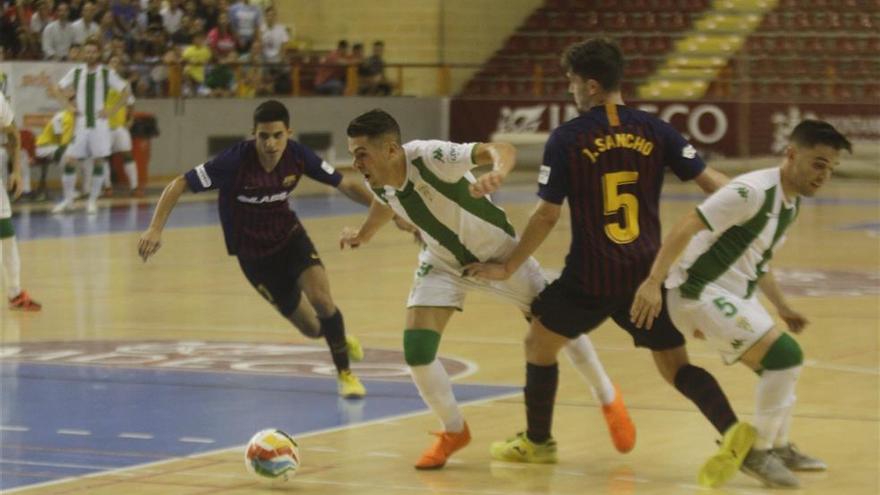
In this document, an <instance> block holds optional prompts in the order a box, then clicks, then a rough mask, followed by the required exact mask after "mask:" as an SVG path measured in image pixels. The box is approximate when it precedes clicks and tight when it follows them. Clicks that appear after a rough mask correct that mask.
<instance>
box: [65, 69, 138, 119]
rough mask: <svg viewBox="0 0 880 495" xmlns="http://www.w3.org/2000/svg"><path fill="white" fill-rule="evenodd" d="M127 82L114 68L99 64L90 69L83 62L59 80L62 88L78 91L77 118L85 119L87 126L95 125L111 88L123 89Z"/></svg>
mask: <svg viewBox="0 0 880 495" xmlns="http://www.w3.org/2000/svg"><path fill="white" fill-rule="evenodd" d="M126 85H127V83H126V82H125V80H123V79H122V78H121V77H119V75H118V74H116V71H114V70H113V69H110V68H108V67H105V66H103V65H98V66H97V67H96V68H95V70H94V71H91V72H90V71H89V68H88V65H86V64H81V65H78V66H76V67H74V68H73V69H70V71H69V72H68V73H67V74H65V75H64V77H62V78H61V80H60V81H59V82H58V86H59V87H60V88H62V89H65V88H73V90H74V91H75V92H76V110H77V112H78V115H77V118H78V120H79V119H83V120H82V122H85V126H86V127H89V128H91V127H95V121H96V120H97V118H98V112H100V111H101V110H103V109H104V102H105V101H107V94H108V93H109V92H110V89H111V88H112V89H115V90H116V91H120V92H121V91H122V90H123V89H125V87H126Z"/></svg>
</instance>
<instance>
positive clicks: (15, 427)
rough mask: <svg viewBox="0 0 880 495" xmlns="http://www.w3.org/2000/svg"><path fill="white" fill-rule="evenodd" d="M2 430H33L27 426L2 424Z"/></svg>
mask: <svg viewBox="0 0 880 495" xmlns="http://www.w3.org/2000/svg"><path fill="white" fill-rule="evenodd" d="M0 431H31V429H30V428H28V427H27V426H13V425H0Z"/></svg>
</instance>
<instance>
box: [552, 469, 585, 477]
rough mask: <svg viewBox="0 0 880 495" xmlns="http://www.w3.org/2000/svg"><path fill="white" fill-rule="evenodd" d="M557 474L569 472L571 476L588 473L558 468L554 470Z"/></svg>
mask: <svg viewBox="0 0 880 495" xmlns="http://www.w3.org/2000/svg"><path fill="white" fill-rule="evenodd" d="M553 472H554V473H556V474H567V475H569V476H586V475H587V474H586V473H584V472H582V471H566V470H564V469H557V470H555V471H553Z"/></svg>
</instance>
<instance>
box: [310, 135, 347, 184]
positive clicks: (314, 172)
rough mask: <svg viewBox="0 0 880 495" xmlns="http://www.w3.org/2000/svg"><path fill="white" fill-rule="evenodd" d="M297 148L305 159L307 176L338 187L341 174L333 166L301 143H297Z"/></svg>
mask: <svg viewBox="0 0 880 495" xmlns="http://www.w3.org/2000/svg"><path fill="white" fill-rule="evenodd" d="M299 150H300V153H302V156H303V158H304V159H305V164H306V167H305V174H306V176H307V177H309V178H310V179H312V180H316V181H318V182H320V183H322V184H327V185H328V186H333V187H339V183H340V182H342V174H340V173H339V172H338V171H337V170H336V169H335V168H333V165H330V164H329V163H327V162H326V161H324V160H322V159H321V157H319V156H318V155H316V154H315V152H314V151H312V150H311V149H309V148H307V147H305V146H303V145H299Z"/></svg>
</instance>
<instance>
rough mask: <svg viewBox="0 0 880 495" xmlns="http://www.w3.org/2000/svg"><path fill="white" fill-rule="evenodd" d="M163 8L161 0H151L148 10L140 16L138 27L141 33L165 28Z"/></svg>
mask: <svg viewBox="0 0 880 495" xmlns="http://www.w3.org/2000/svg"><path fill="white" fill-rule="evenodd" d="M161 8H162V2H161V0H149V3H148V4H147V8H146V10H144V11H143V12H141V13H140V15H139V16H138V27H139V28H140V31H141V33H146V32H147V31H149V30H151V29H165V27H164V26H163V24H162V22H163V21H162V13H161V12H160V9H161Z"/></svg>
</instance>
